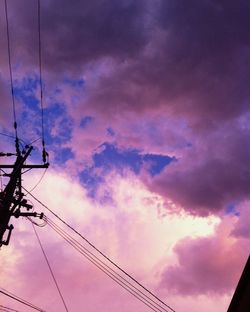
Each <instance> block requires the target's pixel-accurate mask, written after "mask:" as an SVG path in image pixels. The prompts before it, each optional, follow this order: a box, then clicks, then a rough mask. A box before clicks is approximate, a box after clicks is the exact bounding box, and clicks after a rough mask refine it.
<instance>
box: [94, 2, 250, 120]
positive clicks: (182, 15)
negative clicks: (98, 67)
mask: <svg viewBox="0 0 250 312" xmlns="http://www.w3.org/2000/svg"><path fill="white" fill-rule="evenodd" d="M249 16H250V4H249V3H248V2H247V1H240V2H237V3H236V2H235V1H233V2H232V1H229V2H224V3H218V2H216V1H191V2H190V1H162V2H161V6H160V7H159V10H158V11H157V12H156V14H155V23H154V27H153V26H152V29H153V34H152V33H151V34H152V37H151V46H150V47H148V49H149V50H151V52H150V53H145V54H144V55H141V54H139V55H138V59H134V61H133V62H131V63H130V64H129V65H128V66H126V67H124V68H122V69H121V70H120V71H118V72H116V73H115V75H113V76H108V77H105V78H104V79H103V80H101V81H100V86H102V87H103V88H100V91H98V90H97V92H95V93H94V96H93V100H94V102H96V106H97V107H98V109H101V108H102V106H103V105H105V107H106V106H107V107H111V106H112V105H113V104H116V103H119V105H120V106H121V107H122V108H124V109H126V110H128V109H129V110H132V111H140V112H143V111H145V110H155V109H157V108H158V109H159V110H169V109H171V111H172V112H174V113H177V114H180V115H184V116H187V117H188V118H190V119H193V118H194V117H196V116H197V117H198V121H197V120H196V121H197V122H198V124H199V119H200V118H203V119H204V121H203V125H204V122H205V121H206V122H208V123H209V122H211V121H212V120H213V119H216V120H218V119H222V120H223V119H224V118H231V117H234V116H237V115H240V114H242V113H243V112H244V111H246V110H248V109H249V96H250V89H249V79H250V75H249V73H250V62H249V53H250V50H249V49H250V35H249V28H250V21H249V18H248V17H249ZM156 25H157V26H156ZM152 29H151V30H152ZM114 86H115V87H114ZM131 86H133V87H131ZM147 89H149V91H147ZM94 91H95V90H94ZM91 100H92V99H91ZM106 109H107V108H106Z"/></svg>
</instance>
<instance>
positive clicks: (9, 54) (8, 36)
mask: <svg viewBox="0 0 250 312" xmlns="http://www.w3.org/2000/svg"><path fill="white" fill-rule="evenodd" d="M4 4H5V18H6V31H7V46H8V60H9V72H10V84H11V95H12V108H13V118H14V129H15V134H16V144H17V145H18V135H17V121H16V103H15V96H14V87H13V75H12V66H11V53H10V34H9V20H8V6H7V0H5V1H4Z"/></svg>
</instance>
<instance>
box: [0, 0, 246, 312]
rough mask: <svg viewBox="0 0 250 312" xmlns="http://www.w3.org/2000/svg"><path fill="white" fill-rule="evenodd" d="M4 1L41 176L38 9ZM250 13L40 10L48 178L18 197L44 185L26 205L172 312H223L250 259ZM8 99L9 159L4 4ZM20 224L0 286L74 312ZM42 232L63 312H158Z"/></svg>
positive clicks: (0, 32) (235, 9) (118, 7)
mask: <svg viewBox="0 0 250 312" xmlns="http://www.w3.org/2000/svg"><path fill="white" fill-rule="evenodd" d="M7 4H8V18H9V19H8V22H9V34H10V52H11V64H12V73H13V88H14V97H15V104H16V117H17V130H18V136H19V137H20V139H21V140H22V141H21V142H22V144H24V143H30V142H34V143H33V146H34V151H33V153H32V155H31V157H30V159H29V163H34V164H39V163H41V162H42V157H41V148H42V146H41V136H42V123H41V102H40V84H39V78H40V76H39V50H38V46H39V44H38V43H39V40H38V26H37V25H38V15H37V1H34V0H22V1H19V0H8V1H7ZM249 15H250V3H249V1H247V0H238V1H232V0H227V1H218V0H190V1H185V0H179V1H170V0H136V1H132V0H92V1H73V2H71V1H67V0H53V1H52V0H43V1H41V63H42V85H43V106H44V112H43V113H44V135H45V142H46V150H47V152H48V153H49V162H50V167H49V169H48V170H47V171H46V173H45V174H44V171H43V170H41V169H39V170H32V171H30V172H28V173H26V174H25V175H23V185H24V186H25V188H27V189H28V190H30V189H32V188H33V187H34V186H35V185H36V184H37V182H39V181H40V179H41V177H43V178H42V180H41V181H40V183H39V184H38V185H37V187H36V188H35V189H34V190H33V191H32V194H34V195H35V196H36V197H37V198H39V199H40V200H41V201H42V202H43V203H44V204H46V205H47V206H48V207H50V209H52V210H53V211H54V212H56V213H57V214H59V215H60V216H61V217H62V218H63V219H64V220H65V221H67V222H68V223H69V224H71V225H72V226H73V227H74V228H75V229H77V230H78V231H79V232H80V233H81V234H82V235H84V236H85V237H86V238H87V239H89V240H90V241H91V242H92V243H93V244H94V245H95V246H97V247H98V248H99V249H100V250H101V251H103V252H104V253H105V254H106V255H107V256H108V257H110V258H111V259H112V260H113V261H115V262H116V263H117V264H119V265H120V266H121V267H122V268H123V269H124V270H126V271H127V272H128V273H129V274H131V275H133V276H134V277H135V278H136V279H137V280H139V281H140V282H141V283H142V284H143V285H145V286H146V287H147V288H149V289H150V290H152V291H153V292H154V293H155V294H156V295H157V296H159V297H160V298H161V299H162V300H164V301H165V302H166V303H167V304H168V305H170V306H171V307H172V308H173V309H174V310H176V311H178V312H182V311H192V312H198V311H201V310H202V311H203V312H210V311H217V312H223V311H226V310H227V308H228V306H229V303H230V300H231V297H232V294H233V292H234V290H235V287H236V285H237V282H238V280H239V278H240V275H241V272H242V270H243V267H244V265H245V262H246V260H247V257H248V255H249V247H250V231H249V219H250V192H249V185H250V169H249V168H250V144H249V142H250V126H249V124H250V105H249V100H250V88H249V73H250V62H249V60H250V36H249V28H250V25H249V24H250V21H249ZM0 98H1V111H0V132H1V133H2V134H1V135H0V138H1V140H0V148H1V151H2V152H14V151H15V146H14V138H13V136H14V129H13V110H12V100H11V89H10V76H9V65H8V43H7V35H6V20H5V9H4V1H3V0H1V1H0ZM3 134H5V135H3ZM6 135H8V136H6ZM1 161H2V163H3V162H13V161H14V159H13V158H11V159H4V158H2V159H1ZM43 174H44V175H43ZM5 183H6V178H5V179H2V180H1V188H3V187H4V184H5ZM27 198H28V199H29V201H30V202H31V203H32V204H33V205H34V208H35V210H36V211H37V212H44V213H45V214H46V215H47V216H48V217H49V218H51V219H52V220H54V221H55V222H56V221H57V220H56V219H55V218H54V217H53V215H51V214H50V213H49V212H48V211H47V210H45V209H44V207H42V206H41V205H39V204H38V203H37V202H35V201H34V199H32V198H31V197H30V196H27ZM12 222H13V224H14V226H15V229H14V230H13V234H12V237H11V241H10V245H9V246H7V247H6V246H3V247H2V248H1V250H0V288H4V289H7V290H8V291H10V292H13V293H14V294H15V295H17V296H19V297H21V298H24V299H26V300H29V301H30V302H32V303H34V304H36V305H37V306H40V307H42V308H43V309H44V310H46V311H51V312H56V311H64V307H63V305H62V302H61V300H60V297H59V295H58V293H57V291H56V288H55V285H54V284H53V280H52V278H51V276H50V273H49V270H48V267H47V266H46V262H45V260H44V258H43V255H42V252H41V250H40V248H39V245H38V242H37V240H36V236H35V234H34V232H33V229H32V226H31V224H30V222H29V221H28V220H27V219H24V218H19V219H13V220H12ZM37 232H38V234H39V237H40V239H41V241H42V243H43V246H44V249H45V251H46V254H47V257H48V259H49V261H50V264H51V267H52V268H53V271H54V274H55V276H56V278H57V281H58V284H59V286H60V289H61V292H62V294H63V296H64V299H65V302H66V303H67V306H68V309H69V311H89V312H97V311H100V310H101V311H109V312H113V311H121V312H127V311H133V312H134V311H136V312H141V311H150V310H149V309H148V307H146V306H144V305H143V304H142V303H141V302H140V301H138V300H137V299H135V298H134V297H133V296H131V295H130V294H129V293H127V292H126V291H125V290H124V289H122V288H121V287H119V285H117V284H115V283H114V282H113V281H112V280H111V279H109V278H108V277H107V276H106V275H104V274H103V272H101V271H100V270H98V269H97V268H96V267H95V266H93V265H92V264H91V263H89V262H88V260H86V259H85V258H83V257H82V256H81V255H79V253H77V252H76V251H75V250H74V249H73V248H72V247H71V246H69V245H68V244H67V243H66V242H64V241H63V240H62V238H61V237H59V236H58V235H57V233H55V232H54V231H53V230H52V229H51V228H50V227H49V225H46V226H45V227H41V228H39V227H38V228H37ZM71 235H73V233H71ZM0 304H2V305H5V306H9V307H12V308H14V309H18V310H20V311H28V310H27V309H26V308H25V307H22V306H21V305H20V304H18V303H16V302H14V301H13V300H11V299H10V298H7V297H4V296H3V295H1V294H0Z"/></svg>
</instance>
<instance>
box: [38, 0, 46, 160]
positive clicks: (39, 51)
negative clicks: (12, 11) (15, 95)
mask: <svg viewBox="0 0 250 312" xmlns="http://www.w3.org/2000/svg"><path fill="white" fill-rule="evenodd" d="M37 17H38V55H39V82H40V101H41V122H42V147H43V152H42V157H43V162H44V163H45V162H46V156H47V153H46V149H45V136H44V105H43V83H42V43H41V3H40V0H37Z"/></svg>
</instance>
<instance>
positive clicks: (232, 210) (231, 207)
mask: <svg viewBox="0 0 250 312" xmlns="http://www.w3.org/2000/svg"><path fill="white" fill-rule="evenodd" d="M225 212H226V214H227V215H230V214H231V215H234V216H237V217H239V216H240V213H239V212H238V211H237V203H230V204H228V205H227V206H226V209H225Z"/></svg>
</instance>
